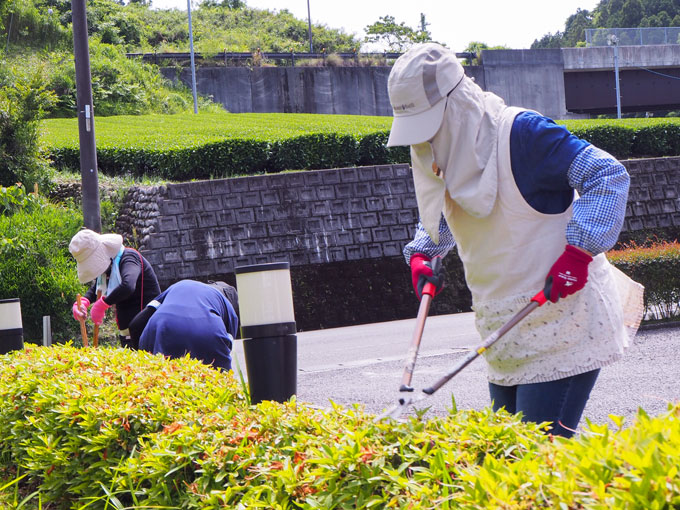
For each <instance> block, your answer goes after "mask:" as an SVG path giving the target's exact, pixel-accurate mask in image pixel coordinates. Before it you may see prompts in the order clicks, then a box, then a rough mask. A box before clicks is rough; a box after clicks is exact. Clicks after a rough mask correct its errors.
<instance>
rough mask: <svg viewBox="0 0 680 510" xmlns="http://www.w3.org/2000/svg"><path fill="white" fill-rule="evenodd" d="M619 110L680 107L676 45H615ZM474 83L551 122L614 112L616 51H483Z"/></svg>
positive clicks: (679, 52)
mask: <svg viewBox="0 0 680 510" xmlns="http://www.w3.org/2000/svg"><path fill="white" fill-rule="evenodd" d="M618 61H619V86H620V92H621V109H622V111H623V112H639V111H655V110H674V109H680V45H677V44H675V45H653V46H619V48H618ZM482 62H483V64H482V65H481V66H478V67H479V68H478V69H475V70H474V71H473V70H472V69H471V70H470V71H471V73H470V74H472V75H474V76H475V77H476V79H477V81H478V83H479V84H480V85H481V86H482V88H484V89H485V90H489V91H491V92H494V93H496V94H498V95H500V96H501V97H503V98H504V99H505V101H506V102H507V103H508V104H511V105H516V106H525V107H528V108H534V109H536V110H538V111H540V112H542V113H545V114H546V115H548V116H551V117H553V118H573V117H581V116H583V114H600V113H616V84H615V73H614V49H613V47H607V46H601V47H591V48H562V49H554V50H552V49H551V50H485V51H482Z"/></svg>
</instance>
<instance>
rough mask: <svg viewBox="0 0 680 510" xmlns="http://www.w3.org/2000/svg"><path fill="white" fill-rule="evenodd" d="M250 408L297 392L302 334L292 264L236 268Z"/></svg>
mask: <svg viewBox="0 0 680 510" xmlns="http://www.w3.org/2000/svg"><path fill="white" fill-rule="evenodd" d="M234 272H235V273H236V288H237V290H238V299H239V311H240V316H241V317H240V319H241V336H242V337H243V352H244V355H245V360H246V370H247V373H248V387H249V390H250V400H251V403H253V404H257V403H259V402H262V401H263V400H274V401H276V402H285V401H286V400H288V399H289V398H290V397H292V396H293V395H295V392H296V391H297V336H296V333H297V330H296V326H295V313H294V310H293V292H292V286H291V281H290V265H289V264H288V262H275V263H272V264H257V265H251V266H239V267H237V268H235V270H234Z"/></svg>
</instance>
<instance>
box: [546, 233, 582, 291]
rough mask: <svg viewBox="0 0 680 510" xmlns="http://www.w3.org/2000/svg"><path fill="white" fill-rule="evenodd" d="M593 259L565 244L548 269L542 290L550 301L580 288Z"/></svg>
mask: <svg viewBox="0 0 680 510" xmlns="http://www.w3.org/2000/svg"><path fill="white" fill-rule="evenodd" d="M591 260H593V257H591V256H590V255H589V254H587V253H586V252H584V251H582V250H580V249H578V248H576V247H575V246H571V245H569V244H568V245H567V246H566V248H565V249H564V253H563V254H562V255H560V257H559V258H558V259H557V261H556V262H555V263H554V264H553V266H552V267H551V268H550V271H548V276H547V277H546V279H545V287H544V289H543V292H544V294H545V296H546V297H547V298H548V299H549V300H550V301H552V302H553V303H557V301H558V300H559V299H560V298H561V297H562V298H563V297H567V296H571V295H572V294H574V293H575V292H577V291H579V290H581V289H582V288H583V287H584V286H585V284H586V282H587V281H588V264H590V261H591Z"/></svg>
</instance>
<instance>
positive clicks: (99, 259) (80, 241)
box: [68, 229, 123, 283]
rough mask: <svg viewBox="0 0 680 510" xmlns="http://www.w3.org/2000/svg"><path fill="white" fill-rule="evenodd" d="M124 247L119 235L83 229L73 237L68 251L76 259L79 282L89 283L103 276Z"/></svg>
mask: <svg viewBox="0 0 680 510" xmlns="http://www.w3.org/2000/svg"><path fill="white" fill-rule="evenodd" d="M122 246H123V237H122V236H121V235H119V234H99V233H97V232H94V231H92V230H89V229H83V230H81V231H80V232H78V233H77V234H76V235H74V236H73V238H72V239H71V242H70V243H69V246H68V249H69V251H70V252H71V255H73V258H75V259H76V262H77V266H78V281H79V282H80V283H87V282H89V281H92V280H94V279H95V278H97V277H98V276H99V275H101V274H103V273H104V272H105V271H106V270H107V269H108V268H109V266H110V265H111V261H112V260H113V259H114V258H115V257H116V255H118V252H119V251H120V249H121V247H122Z"/></svg>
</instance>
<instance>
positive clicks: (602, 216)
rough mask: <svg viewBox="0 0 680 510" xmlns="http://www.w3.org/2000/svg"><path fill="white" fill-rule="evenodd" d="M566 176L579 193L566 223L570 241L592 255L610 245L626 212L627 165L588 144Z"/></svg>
mask: <svg viewBox="0 0 680 510" xmlns="http://www.w3.org/2000/svg"><path fill="white" fill-rule="evenodd" d="M567 177H568V179H569V185H570V186H572V187H573V188H574V189H575V190H576V191H578V194H579V195H580V197H579V198H578V199H577V200H576V201H574V207H573V217H572V219H571V220H570V221H569V223H568V224H567V231H566V235H567V243H569V244H572V245H574V246H578V247H580V248H583V249H585V250H588V251H589V252H590V253H592V254H593V255H596V254H598V253H602V252H604V251H607V250H609V249H611V248H612V247H613V246H614V245H615V244H616V241H617V239H618V237H619V233H620V232H621V227H622V226H623V220H624V218H625V215H626V202H627V201H628V187H629V185H630V176H629V175H628V172H627V171H626V169H625V167H624V166H623V165H622V164H621V163H619V162H618V161H617V160H616V159H614V157H613V156H611V155H609V154H608V153H606V152H605V151H603V150H601V149H598V148H597V147H594V146H592V145H589V146H588V147H586V148H585V149H583V150H582V151H581V152H579V153H578V155H577V156H576V157H575V158H574V160H573V161H572V163H571V166H570V167H569V171H568V174H567Z"/></svg>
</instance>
